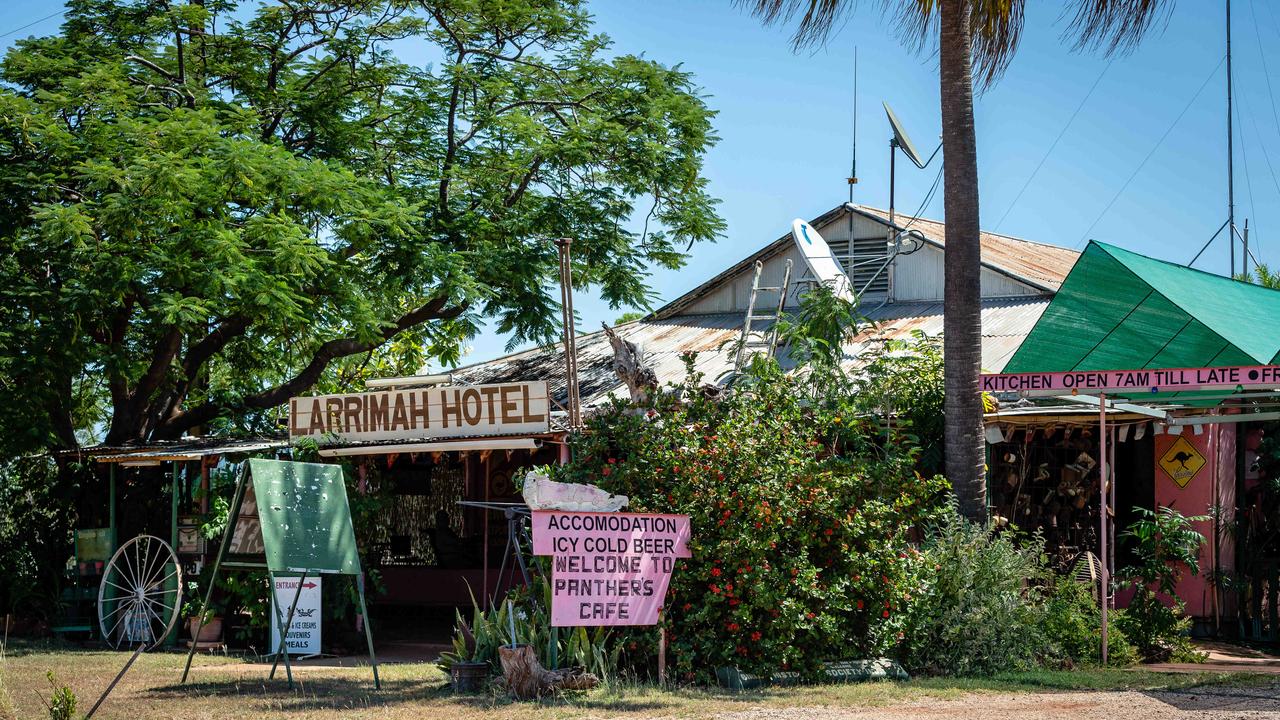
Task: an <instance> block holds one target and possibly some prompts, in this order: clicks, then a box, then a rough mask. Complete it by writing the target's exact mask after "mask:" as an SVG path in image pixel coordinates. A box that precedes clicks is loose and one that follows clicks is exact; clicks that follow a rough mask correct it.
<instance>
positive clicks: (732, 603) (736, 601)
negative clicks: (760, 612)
mask: <svg viewBox="0 0 1280 720" xmlns="http://www.w3.org/2000/svg"><path fill="white" fill-rule="evenodd" d="M740 602H742V601H741V600H739V599H738V598H734V599H732V600H730V601H729V604H730V605H737V604H738V603H740Z"/></svg>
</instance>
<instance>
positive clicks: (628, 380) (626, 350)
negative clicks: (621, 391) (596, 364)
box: [601, 323, 658, 407]
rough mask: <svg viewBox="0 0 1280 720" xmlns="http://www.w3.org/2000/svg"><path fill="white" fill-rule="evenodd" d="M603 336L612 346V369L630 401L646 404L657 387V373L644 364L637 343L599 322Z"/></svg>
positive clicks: (642, 353) (641, 351)
mask: <svg viewBox="0 0 1280 720" xmlns="http://www.w3.org/2000/svg"><path fill="white" fill-rule="evenodd" d="M601 325H602V326H603V327H604V334H605V337H607V338H609V344H610V345H612V346H613V370H614V372H616V373H618V378H619V379H621V380H622V382H623V383H624V384H625V385H626V386H627V391H628V392H630V393H631V402H633V403H635V404H636V405H640V406H642V407H643V406H647V405H648V404H649V398H650V397H651V396H652V395H653V393H654V392H655V391H657V389H658V375H657V373H655V372H654V371H653V368H651V367H649V366H648V365H647V364H645V361H644V351H643V350H642V349H641V348H640V346H639V345H637V344H635V343H633V342H631V341H630V340H625V339H623V338H622V337H621V336H620V335H618V333H616V332H614V331H613V328H611V327H609V326H608V325H605V324H604V323H601Z"/></svg>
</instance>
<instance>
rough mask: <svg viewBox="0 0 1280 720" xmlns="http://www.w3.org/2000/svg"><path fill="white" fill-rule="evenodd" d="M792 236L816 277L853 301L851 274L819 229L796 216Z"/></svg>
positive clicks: (805, 262)
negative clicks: (842, 266) (847, 272)
mask: <svg viewBox="0 0 1280 720" xmlns="http://www.w3.org/2000/svg"><path fill="white" fill-rule="evenodd" d="M791 237H792V238H794V239H795V241H796V247H798V248H799V249H800V256H801V257H803V258H804V264H805V265H807V266H808V267H809V272H811V273H813V276H814V278H816V279H817V280H818V282H821V283H824V284H826V285H829V286H830V287H831V289H832V290H834V291H835V294H836V296H837V297H839V298H842V299H844V300H848V301H850V302H852V301H853V300H854V299H855V298H854V294H853V285H852V284H851V283H850V282H849V276H848V275H845V273H844V269H843V268H841V267H840V261H838V260H836V256H835V253H833V252H831V247H830V246H829V245H827V241H826V240H823V239H822V236H821V235H819V234H818V231H817V229H815V228H814V227H813V226H812V225H810V224H809V223H807V222H805V221H804V220H801V219H800V218H796V219H795V220H792V221H791Z"/></svg>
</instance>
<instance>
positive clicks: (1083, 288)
mask: <svg viewBox="0 0 1280 720" xmlns="http://www.w3.org/2000/svg"><path fill="white" fill-rule="evenodd" d="M1277 363H1280V291H1277V290H1271V289H1269V288H1265V287H1262V286H1260V285H1254V284H1252V283H1247V282H1241V281H1239V280H1232V279H1230V278H1225V277H1222V276H1220V275H1214V274H1212V273H1207V272H1204V271H1201V270H1195V269H1193V268H1189V267H1186V266H1183V265H1176V264H1174V263H1169V262H1165V261H1163V260H1156V259H1154V258H1149V257H1146V256H1144V255H1139V254H1137V253H1134V252H1130V251H1128V250H1123V249H1121V248H1118V247H1115V246H1114V245H1107V244H1105V243H1100V242H1090V243H1089V246H1088V247H1087V248H1085V251H1084V252H1083V253H1082V254H1081V255H1080V259H1079V260H1078V261H1076V264H1075V266H1074V267H1072V269H1071V272H1070V273H1069V274H1068V275H1067V277H1066V280H1064V281H1063V283H1062V287H1061V289H1059V291H1058V294H1057V295H1055V296H1054V298H1053V301H1052V302H1050V303H1049V306H1048V307H1047V308H1045V311H1044V314H1043V315H1041V317H1040V320H1039V321H1038V322H1037V323H1036V325H1035V327H1033V328H1032V329H1031V332H1030V333H1029V334H1028V335H1027V339H1026V340H1025V341H1023V343H1022V345H1021V346H1020V347H1019V348H1018V350H1017V351H1016V352H1014V354H1013V357H1011V358H1010V359H1009V362H1008V364H1007V365H1006V366H1005V367H1004V372H1006V373H1015V372H1066V371H1071V370H1127V369H1140V368H1199V367H1224V366H1231V365H1271V364H1277ZM1148 397H1150V396H1148Z"/></svg>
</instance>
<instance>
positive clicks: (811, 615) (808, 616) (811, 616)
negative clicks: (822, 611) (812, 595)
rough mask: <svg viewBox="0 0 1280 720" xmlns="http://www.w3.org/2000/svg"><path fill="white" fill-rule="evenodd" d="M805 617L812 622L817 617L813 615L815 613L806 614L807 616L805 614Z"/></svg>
mask: <svg viewBox="0 0 1280 720" xmlns="http://www.w3.org/2000/svg"><path fill="white" fill-rule="evenodd" d="M804 616H805V617H807V618H809V619H810V620H812V619H813V618H814V617H815V616H814V614H813V613H811V612H807V613H805V614H804Z"/></svg>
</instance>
